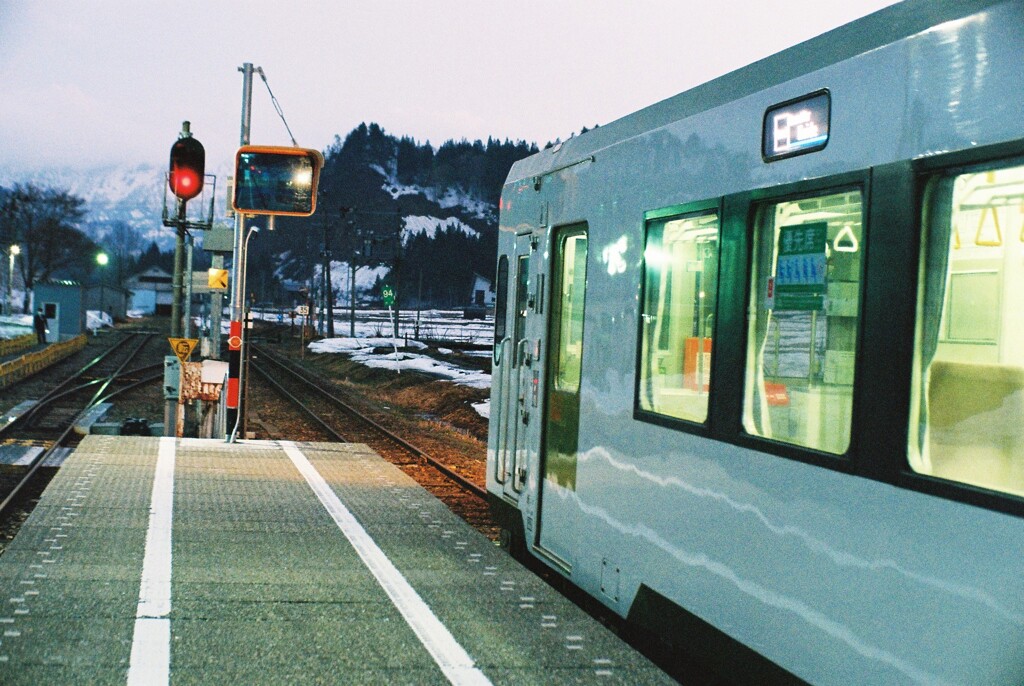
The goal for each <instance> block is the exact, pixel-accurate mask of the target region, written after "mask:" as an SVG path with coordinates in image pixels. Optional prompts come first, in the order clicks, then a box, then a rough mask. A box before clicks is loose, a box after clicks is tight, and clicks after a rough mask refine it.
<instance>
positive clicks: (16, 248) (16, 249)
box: [6, 243, 21, 314]
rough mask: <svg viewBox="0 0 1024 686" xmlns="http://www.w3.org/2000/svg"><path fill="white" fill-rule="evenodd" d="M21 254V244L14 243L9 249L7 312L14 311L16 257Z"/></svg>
mask: <svg viewBox="0 0 1024 686" xmlns="http://www.w3.org/2000/svg"><path fill="white" fill-rule="evenodd" d="M20 254H21V246H20V245H18V244H17V243H14V244H12V245H11V247H9V248H8V249H7V257H8V267H7V301H6V302H7V314H12V313H13V312H14V303H13V302H12V301H11V287H12V285H13V284H14V258H15V257H17V256H18V255H20Z"/></svg>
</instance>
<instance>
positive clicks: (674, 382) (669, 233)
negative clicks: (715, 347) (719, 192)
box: [639, 211, 719, 422]
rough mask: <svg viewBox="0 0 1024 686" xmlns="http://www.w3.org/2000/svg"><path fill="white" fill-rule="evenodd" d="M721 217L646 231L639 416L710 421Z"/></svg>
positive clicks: (662, 222)
mask: <svg viewBox="0 0 1024 686" xmlns="http://www.w3.org/2000/svg"><path fill="white" fill-rule="evenodd" d="M718 226H719V222H718V214H717V212H715V211H709V212H700V213H694V214H690V215H683V216H676V217H670V218H666V219H659V220H657V221H653V222H651V223H649V224H648V225H647V244H646V246H645V248H644V301H643V311H642V312H641V321H642V324H641V326H642V329H641V352H640V392H639V405H640V408H641V409H642V410H646V411H648V412H654V413H657V414H662V415H667V416H669V417H675V418H677V419H685V420H688V421H693V422H703V421H705V420H706V419H707V416H708V391H709V389H710V382H711V333H712V328H713V325H714V315H715V303H716V300H717V296H718Z"/></svg>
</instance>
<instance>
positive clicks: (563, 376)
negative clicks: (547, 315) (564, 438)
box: [551, 230, 587, 392]
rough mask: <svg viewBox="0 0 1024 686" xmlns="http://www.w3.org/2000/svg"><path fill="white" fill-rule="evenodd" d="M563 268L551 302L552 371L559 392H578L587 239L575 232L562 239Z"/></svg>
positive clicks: (560, 245)
mask: <svg viewBox="0 0 1024 686" xmlns="http://www.w3.org/2000/svg"><path fill="white" fill-rule="evenodd" d="M558 258H559V265H560V266H561V268H560V269H559V271H558V272H557V273H556V275H555V279H556V280H555V283H554V289H555V290H554V292H555V293H557V294H559V295H558V297H556V298H554V299H553V300H552V312H551V318H552V332H551V333H552V340H551V346H552V350H553V351H554V355H553V356H552V360H551V362H552V365H553V366H552V371H553V372H554V386H555V390H558V391H572V392H575V391H578V390H579V387H580V371H581V369H582V361H583V304H584V295H585V288H586V280H587V235H586V233H584V232H583V231H582V230H573V231H572V232H566V233H563V234H561V235H560V236H559V239H558Z"/></svg>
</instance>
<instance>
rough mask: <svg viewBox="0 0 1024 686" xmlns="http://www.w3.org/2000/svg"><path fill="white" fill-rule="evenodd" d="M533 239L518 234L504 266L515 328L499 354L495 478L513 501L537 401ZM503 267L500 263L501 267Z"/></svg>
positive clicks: (519, 488) (522, 472) (519, 486)
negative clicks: (531, 327)
mask: <svg viewBox="0 0 1024 686" xmlns="http://www.w3.org/2000/svg"><path fill="white" fill-rule="evenodd" d="M531 240H532V234H523V235H521V236H516V240H515V251H514V252H513V254H512V256H511V259H510V261H509V263H508V264H507V266H506V267H504V269H507V270H509V271H510V272H511V277H512V284H511V286H512V288H511V290H512V293H511V294H510V295H511V296H512V299H511V300H512V302H511V304H512V308H513V309H512V322H511V327H510V328H508V330H507V331H505V332H503V333H505V334H506V335H505V336H503V337H502V338H501V340H500V341H499V342H497V343H498V345H499V350H498V351H497V352H496V354H495V360H496V361H497V363H498V366H499V367H500V376H501V388H500V390H499V392H498V393H499V397H500V406H499V408H498V415H499V416H498V425H497V429H498V436H497V440H496V445H495V457H496V459H495V474H494V478H495V479H496V480H497V481H498V483H500V484H501V487H502V493H503V495H504V496H505V497H506V498H508V499H510V500H512V501H518V500H519V493H520V492H521V491H522V490H523V484H524V482H525V478H526V457H525V447H524V446H523V433H524V431H525V429H526V427H527V425H528V424H529V421H530V410H531V407H532V406H533V405H534V404H535V403H533V402H532V401H531V398H530V397H529V394H530V392H531V388H532V379H531V378H530V372H531V365H532V360H531V356H530V355H531V353H530V350H529V339H528V338H527V331H526V325H527V315H528V313H529V310H530V307H531V302H530V300H531V296H530V288H529V285H530V252H531V249H532V247H531V246H532V245H534V243H532V242H531ZM501 268H502V267H501V266H500V265H499V270H500V269H501ZM499 278H500V276H499ZM506 278H507V276H506ZM503 316H505V315H504V314H503Z"/></svg>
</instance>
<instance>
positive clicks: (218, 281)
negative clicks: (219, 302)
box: [207, 267, 228, 290]
mask: <svg viewBox="0 0 1024 686" xmlns="http://www.w3.org/2000/svg"><path fill="white" fill-rule="evenodd" d="M207 283H208V284H209V286H210V289H211V290H216V289H223V290H226V289H227V287H228V270H227V269H214V268H212V267H211V268H210V276H209V280H208V281H207Z"/></svg>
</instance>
